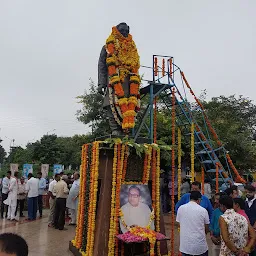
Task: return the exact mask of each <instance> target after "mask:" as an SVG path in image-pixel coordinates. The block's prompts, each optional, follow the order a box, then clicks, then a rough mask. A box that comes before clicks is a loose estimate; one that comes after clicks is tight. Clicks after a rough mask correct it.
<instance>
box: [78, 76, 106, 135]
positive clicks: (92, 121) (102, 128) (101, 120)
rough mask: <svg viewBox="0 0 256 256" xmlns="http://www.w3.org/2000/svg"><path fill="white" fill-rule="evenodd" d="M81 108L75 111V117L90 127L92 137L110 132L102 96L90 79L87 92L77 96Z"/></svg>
mask: <svg viewBox="0 0 256 256" xmlns="http://www.w3.org/2000/svg"><path fill="white" fill-rule="evenodd" d="M77 99H78V100H79V103H81V105H82V108H81V109H80V110H78V111H77V114H76V115H77V119H78V120H79V121H80V122H82V123H84V124H86V125H87V124H88V125H89V126H90V127H91V130H92V132H91V133H89V134H91V135H92V138H95V137H100V136H104V135H108V134H110V129H109V125H108V120H107V119H106V116H105V114H104V110H103V108H102V106H103V100H104V97H103V96H102V95H101V94H99V93H98V92H97V88H96V86H95V84H94V82H93V81H92V80H91V79H90V83H89V92H87V91H85V93H84V94H83V95H80V96H78V97H77Z"/></svg>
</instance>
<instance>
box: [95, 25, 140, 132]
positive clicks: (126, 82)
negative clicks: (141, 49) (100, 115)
mask: <svg viewBox="0 0 256 256" xmlns="http://www.w3.org/2000/svg"><path fill="white" fill-rule="evenodd" d="M129 30H130V28H129V26H128V25H127V24H126V23H120V24H119V25H117V26H116V27H113V28H112V33H111V34H110V36H109V37H108V39H107V40H106V44H105V45H104V46H103V48H102V50H101V53H100V58H99V63H98V92H99V93H101V94H104V103H103V108H104V109H105V110H106V113H107V117H108V119H109V125H110V128H111V132H112V135H122V134H125V133H128V131H129V129H132V128H133V127H134V125H135V117H136V113H137V111H138V110H139V105H140V101H139V86H140V77H139V74H138V70H139V67H140V64H139V55H138V52H137V48H136V45H135V43H134V41H133V40H132V36H131V35H130V34H129Z"/></svg>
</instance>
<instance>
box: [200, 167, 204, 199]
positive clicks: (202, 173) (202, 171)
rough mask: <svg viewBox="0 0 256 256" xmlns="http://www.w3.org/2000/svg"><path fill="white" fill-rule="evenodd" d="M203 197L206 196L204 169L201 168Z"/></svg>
mask: <svg viewBox="0 0 256 256" xmlns="http://www.w3.org/2000/svg"><path fill="white" fill-rule="evenodd" d="M201 180H202V195H204V167H203V166H201Z"/></svg>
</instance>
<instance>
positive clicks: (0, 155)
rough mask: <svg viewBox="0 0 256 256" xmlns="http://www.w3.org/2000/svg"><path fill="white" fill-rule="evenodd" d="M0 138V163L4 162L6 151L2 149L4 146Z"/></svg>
mask: <svg viewBox="0 0 256 256" xmlns="http://www.w3.org/2000/svg"><path fill="white" fill-rule="evenodd" d="M1 142H2V140H1V139H0V164H2V163H3V162H4V159H5V156H6V152H5V150H4V148H3V147H2V145H1Z"/></svg>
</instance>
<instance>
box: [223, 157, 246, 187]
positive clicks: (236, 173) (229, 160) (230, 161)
mask: <svg viewBox="0 0 256 256" xmlns="http://www.w3.org/2000/svg"><path fill="white" fill-rule="evenodd" d="M226 157H227V160H228V163H229V165H230V167H231V169H232V170H233V172H234V173H235V175H236V177H237V179H238V182H241V183H246V181H245V179H243V178H242V177H241V176H240V174H239V173H238V171H237V169H236V167H235V166H234V164H233V162H232V160H231V158H230V155H229V154H226Z"/></svg>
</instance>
